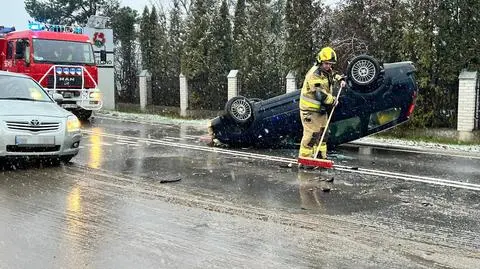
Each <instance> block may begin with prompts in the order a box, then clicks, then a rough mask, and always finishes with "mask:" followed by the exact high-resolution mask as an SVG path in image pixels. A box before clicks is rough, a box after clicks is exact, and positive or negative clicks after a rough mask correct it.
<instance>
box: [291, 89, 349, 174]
mask: <svg viewBox="0 0 480 269" xmlns="http://www.w3.org/2000/svg"><path fill="white" fill-rule="evenodd" d="M342 89H343V87H340V89H339V90H338V93H337V97H336V99H335V104H334V105H333V108H332V111H331V112H330V115H328V119H327V124H326V125H325V128H324V129H323V133H322V137H321V138H320V142H319V143H318V146H317V148H316V149H315V155H314V157H313V158H310V157H298V160H297V162H298V163H299V164H301V165H305V166H316V167H320V168H327V169H328V168H333V161H332V160H327V159H317V156H318V152H320V146H321V145H322V142H323V138H324V137H325V134H326V133H327V131H328V125H329V124H330V120H331V119H332V115H333V112H334V111H335V108H336V107H337V104H338V97H339V96H340V93H341V92H342Z"/></svg>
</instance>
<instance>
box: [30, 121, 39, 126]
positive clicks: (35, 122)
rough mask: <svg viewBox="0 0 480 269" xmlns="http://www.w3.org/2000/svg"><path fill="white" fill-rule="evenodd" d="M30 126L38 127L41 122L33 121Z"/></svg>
mask: <svg viewBox="0 0 480 269" xmlns="http://www.w3.org/2000/svg"><path fill="white" fill-rule="evenodd" d="M30 125H32V126H38V125H40V121H39V120H32V121H30Z"/></svg>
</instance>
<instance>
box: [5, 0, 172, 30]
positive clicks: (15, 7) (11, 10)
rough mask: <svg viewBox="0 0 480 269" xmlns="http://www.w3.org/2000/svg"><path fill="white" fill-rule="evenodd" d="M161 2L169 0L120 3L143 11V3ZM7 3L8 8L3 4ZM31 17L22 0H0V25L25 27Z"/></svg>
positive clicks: (139, 0) (165, 4)
mask: <svg viewBox="0 0 480 269" xmlns="http://www.w3.org/2000/svg"><path fill="white" fill-rule="evenodd" d="M151 2H153V3H161V4H162V5H163V6H164V7H165V8H168V7H169V6H170V2H171V1H170V0H121V3H122V5H124V6H130V7H132V8H134V9H137V10H138V11H139V14H141V12H142V11H143V8H144V7H145V5H149V6H150V3H151ZM7 3H8V8H5V6H6V5H7ZM29 19H31V18H30V17H29V16H28V14H27V12H26V11H25V4H24V2H23V0H0V25H1V26H5V27H11V26H15V28H16V29H17V30H25V29H27V24H28V20H29Z"/></svg>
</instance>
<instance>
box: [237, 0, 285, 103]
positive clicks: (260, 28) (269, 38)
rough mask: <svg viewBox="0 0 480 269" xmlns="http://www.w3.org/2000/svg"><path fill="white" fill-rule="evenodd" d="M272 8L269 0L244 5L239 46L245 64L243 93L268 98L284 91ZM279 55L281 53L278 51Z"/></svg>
mask: <svg viewBox="0 0 480 269" xmlns="http://www.w3.org/2000/svg"><path fill="white" fill-rule="evenodd" d="M273 17H274V14H273V8H272V6H271V5H270V1H268V0H259V1H255V2H252V3H250V5H249V6H248V8H247V19H248V21H247V25H248V27H247V30H246V32H245V41H246V42H245V44H244V46H243V47H242V52H243V59H244V60H243V61H244V65H243V66H242V68H241V71H242V72H241V80H242V91H243V92H242V95H246V96H249V97H258V98H268V97H271V96H275V95H278V94H280V93H284V92H285V89H284V88H283V87H282V80H283V76H284V74H281V73H280V72H279V71H280V70H279V69H280V67H279V66H277V63H278V61H276V57H277V56H279V55H278V54H279V52H278V51H277V50H276V49H277V48H276V47H275V46H274V40H275V39H276V36H275V35H274V31H273V30H274V27H272V22H273ZM280 55H281V54H280Z"/></svg>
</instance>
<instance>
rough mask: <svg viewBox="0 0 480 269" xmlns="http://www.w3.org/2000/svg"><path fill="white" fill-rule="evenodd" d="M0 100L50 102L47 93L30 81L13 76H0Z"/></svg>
mask: <svg viewBox="0 0 480 269" xmlns="http://www.w3.org/2000/svg"><path fill="white" fill-rule="evenodd" d="M0 99H28V100H34V101H44V102H52V100H51V99H50V97H49V96H48V95H47V93H46V92H45V91H44V90H43V89H42V88H41V87H40V86H39V85H38V84H37V83H35V82H34V81H33V80H32V79H30V78H23V77H14V76H0Z"/></svg>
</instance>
